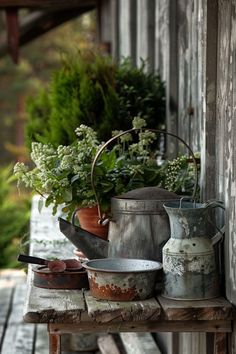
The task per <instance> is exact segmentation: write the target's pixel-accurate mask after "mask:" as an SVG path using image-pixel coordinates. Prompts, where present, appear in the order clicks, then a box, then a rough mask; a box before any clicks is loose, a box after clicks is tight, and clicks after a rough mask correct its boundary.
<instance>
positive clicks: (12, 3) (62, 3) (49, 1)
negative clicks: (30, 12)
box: [0, 0, 96, 9]
mask: <svg viewBox="0 0 236 354" xmlns="http://www.w3.org/2000/svg"><path fill="white" fill-rule="evenodd" d="M82 5H83V6H94V7H95V6H96V0H0V8H8V7H18V8H54V9H60V8H79V7H81V6H82Z"/></svg>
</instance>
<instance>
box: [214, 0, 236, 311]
mask: <svg viewBox="0 0 236 354" xmlns="http://www.w3.org/2000/svg"><path fill="white" fill-rule="evenodd" d="M218 6H219V9H218V13H219V17H218V50H217V52H218V55H217V57H218V63H217V69H218V70H217V101H216V126H215V132H216V161H215V166H216V169H215V170H216V191H217V196H218V197H219V198H220V199H222V200H224V201H225V206H226V228H227V230H226V239H225V254H226V256H225V274H226V293H227V297H228V298H229V299H230V300H231V301H232V302H233V303H234V304H235V305H236V267H235V264H236V244H235V235H236V224H235V219H236V204H235V197H236V172H235V171H236V111H235V109H236V1H235V0H225V1H222V0H219V5H218Z"/></svg>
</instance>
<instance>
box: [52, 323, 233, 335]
mask: <svg viewBox="0 0 236 354" xmlns="http://www.w3.org/2000/svg"><path fill="white" fill-rule="evenodd" d="M48 328H49V331H50V332H51V333H57V334H63V333H93V332H107V333H120V332H217V333H221V332H222V333H223V332H226V333H231V332H232V323H231V321H230V320H229V321H227V320H225V321H222V320H221V321H162V320H158V321H144V322H143V321H136V322H126V321H123V322H121V321H120V322H107V323H97V322H95V321H92V322H83V323H82V324H81V323H80V324H79V323H73V324H70V323H68V324H66V323H58V324H56V323H49V324H48Z"/></svg>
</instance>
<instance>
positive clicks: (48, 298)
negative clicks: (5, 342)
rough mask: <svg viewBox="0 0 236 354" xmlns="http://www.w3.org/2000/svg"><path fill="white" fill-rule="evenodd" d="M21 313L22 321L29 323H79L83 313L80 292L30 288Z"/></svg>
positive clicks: (83, 307) (83, 308)
mask: <svg viewBox="0 0 236 354" xmlns="http://www.w3.org/2000/svg"><path fill="white" fill-rule="evenodd" d="M29 289H30V291H29V294H28V295H27V302H26V304H25V309H24V312H23V316H24V321H25V322H30V323H48V322H56V323H60V322H65V323H69V322H70V323H74V322H80V316H81V312H83V311H85V304H84V299H83V293H82V291H78V290H56V289H42V288H36V287H35V286H33V285H32V286H30V288H29Z"/></svg>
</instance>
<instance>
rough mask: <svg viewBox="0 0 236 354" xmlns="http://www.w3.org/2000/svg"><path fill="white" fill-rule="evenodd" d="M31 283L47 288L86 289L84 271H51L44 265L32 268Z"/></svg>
mask: <svg viewBox="0 0 236 354" xmlns="http://www.w3.org/2000/svg"><path fill="white" fill-rule="evenodd" d="M33 272H34V278H33V284H34V285H35V286H37V287H39V288H47V289H88V288H89V285H88V277H87V272H86V271H78V272H76V271H74V272H71V271H64V272H51V271H50V270H49V269H48V268H46V267H45V266H40V267H35V268H33Z"/></svg>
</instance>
